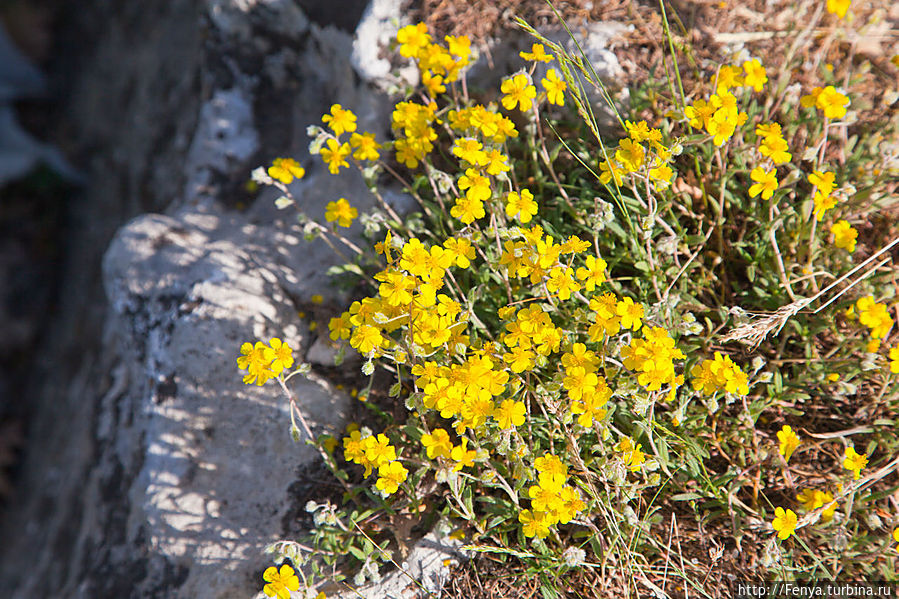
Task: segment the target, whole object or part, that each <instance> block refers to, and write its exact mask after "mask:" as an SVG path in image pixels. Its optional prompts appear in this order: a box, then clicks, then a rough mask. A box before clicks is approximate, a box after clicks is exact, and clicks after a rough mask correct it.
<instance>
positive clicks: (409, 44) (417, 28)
mask: <svg viewBox="0 0 899 599" xmlns="http://www.w3.org/2000/svg"><path fill="white" fill-rule="evenodd" d="M396 41H398V42H399V43H400V56H402V57H403V58H414V57H417V56H418V54H419V53H420V52H421V50H422V49H423V48H424V47H425V46H427V45H428V44H430V43H431V36H430V34H428V26H427V25H425V24H424V23H416V24H415V25H406V26H405V27H403V28H402V29H400V30H399V31H397V32H396Z"/></svg>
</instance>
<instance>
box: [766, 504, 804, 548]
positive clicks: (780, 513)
mask: <svg viewBox="0 0 899 599" xmlns="http://www.w3.org/2000/svg"><path fill="white" fill-rule="evenodd" d="M798 521H799V519H798V518H797V517H796V512H794V511H793V510H784V509H783V508H782V507H778V508H775V510H774V521H773V522H772V523H771V525H772V526H773V527H774V530H776V531H777V538H779V539H780V540H781V541H784V540H786V539H788V538H789V537H790V535H792V534H793V533H795V532H796V524H797V523H798Z"/></svg>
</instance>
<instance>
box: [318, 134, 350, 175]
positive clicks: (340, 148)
mask: <svg viewBox="0 0 899 599" xmlns="http://www.w3.org/2000/svg"><path fill="white" fill-rule="evenodd" d="M326 145H327V146H328V147H327V148H322V149H321V155H322V160H324V161H325V164H327V165H328V171H330V173H331V174H332V175H336V174H337V173H338V172H340V167H342V166H349V165H350V164H349V162H347V161H346V158H347V156H349V155H350V145H349V144H346V143H343V144H341V143H338V142H337V140H336V139H329V140H328V141H327V142H326Z"/></svg>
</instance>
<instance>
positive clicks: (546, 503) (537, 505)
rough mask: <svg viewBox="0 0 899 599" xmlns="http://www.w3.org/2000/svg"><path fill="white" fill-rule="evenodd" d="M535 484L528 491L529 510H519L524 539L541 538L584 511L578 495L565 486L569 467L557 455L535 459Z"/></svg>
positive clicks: (575, 490)
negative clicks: (554, 527) (553, 527)
mask: <svg viewBox="0 0 899 599" xmlns="http://www.w3.org/2000/svg"><path fill="white" fill-rule="evenodd" d="M534 468H535V469H536V470H537V473H538V475H537V484H536V485H531V487H530V488H528V497H530V499H531V509H529V510H522V511H521V513H519V514H518V521H519V522H521V524H522V531H523V532H524V535H525V536H526V537H534V536H536V537H538V538H541V539H542V538H544V537H546V536H547V535H548V534H549V530H550V527H551V526H553V525H555V524H557V523H558V524H566V523H568V522H570V521H571V520H572V519H573V518H575V517H576V516H577V515H578V513H580V512H581V511H583V510H584V508H585V507H586V505H585V504H584V501H583V499H582V498H581V494H580V492H578V490H577V489H575V488H574V487H571V486H570V485H568V484H567V482H568V467H567V466H566V465H565V464H564V462H562V460H560V459H559V458H558V457H557V456H555V455H553V454H551V453H547V454H545V455H543V456H542V457H539V458H537V459H536V460H534Z"/></svg>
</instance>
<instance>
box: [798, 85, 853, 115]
mask: <svg viewBox="0 0 899 599" xmlns="http://www.w3.org/2000/svg"><path fill="white" fill-rule="evenodd" d="M799 103H800V104H801V105H802V106H803V107H804V108H811V107H812V106H814V107H815V108H817V109H818V110H823V111H824V116H826V117H827V118H829V119H839V118H842V117H844V116H846V107H847V106H849V96H847V95H845V94H842V93H840V92H838V91H837V90H836V88H835V87H834V86H832V85H828V86H827V87H823V88H822V87H816V88H814V89H813V90H812V93H810V94H808V95H806V96H802V98H800V99H799Z"/></svg>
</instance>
